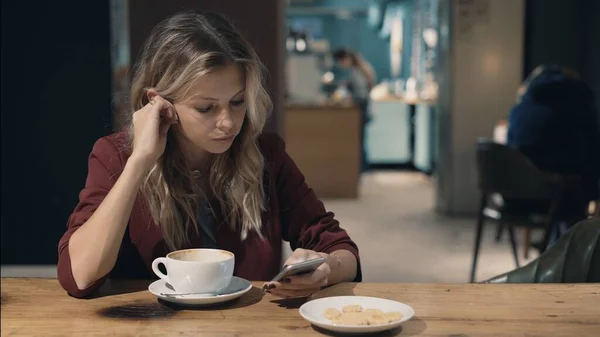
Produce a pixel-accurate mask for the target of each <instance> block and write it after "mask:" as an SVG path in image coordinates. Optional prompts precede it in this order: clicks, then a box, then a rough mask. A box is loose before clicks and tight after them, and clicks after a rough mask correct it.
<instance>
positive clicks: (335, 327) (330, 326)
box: [300, 296, 415, 333]
mask: <svg viewBox="0 0 600 337" xmlns="http://www.w3.org/2000/svg"><path fill="white" fill-rule="evenodd" d="M346 305H360V306H361V307H362V308H363V310H365V309H380V310H382V311H384V312H390V311H395V312H399V313H401V314H402V319H401V320H399V321H396V322H393V323H388V324H380V325H344V324H335V323H332V322H331V321H330V320H328V319H327V318H325V317H323V311H325V309H327V308H335V309H338V310H340V311H341V310H342V308H343V307H344V306H346ZM414 314H415V311H414V310H413V308H411V307H410V306H409V305H406V304H404V303H400V302H396V301H391V300H386V299H383V298H377V297H364V296H338V297H325V298H320V299H317V300H313V301H310V302H307V303H305V304H304V305H302V306H301V307H300V315H301V316H302V317H303V318H304V319H306V320H307V321H309V322H311V323H312V324H314V325H316V326H318V327H320V328H323V329H326V330H330V331H334V332H343V333H373V332H381V331H386V330H390V329H394V328H397V327H399V326H400V325H402V323H404V322H406V321H408V320H409V319H411V318H412V317H413V316H414Z"/></svg>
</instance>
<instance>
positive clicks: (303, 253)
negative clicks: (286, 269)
mask: <svg viewBox="0 0 600 337" xmlns="http://www.w3.org/2000/svg"><path fill="white" fill-rule="evenodd" d="M309 255H310V251H309V250H306V249H302V248H298V249H296V250H294V252H293V253H292V255H291V256H290V257H289V258H288V259H287V260H286V261H285V265H291V264H294V263H298V262H302V261H306V260H307V259H308V257H309Z"/></svg>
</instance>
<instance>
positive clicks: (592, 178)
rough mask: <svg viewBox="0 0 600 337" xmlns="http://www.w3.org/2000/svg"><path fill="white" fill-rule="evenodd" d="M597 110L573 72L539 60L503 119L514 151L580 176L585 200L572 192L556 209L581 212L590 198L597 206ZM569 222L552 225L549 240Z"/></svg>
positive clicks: (599, 148)
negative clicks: (568, 198) (572, 195)
mask: <svg viewBox="0 0 600 337" xmlns="http://www.w3.org/2000/svg"><path fill="white" fill-rule="evenodd" d="M597 114H598V110H597V107H596V106H595V100H594V93H593V92H592V90H591V89H590V88H589V87H588V86H587V85H586V84H585V83H584V82H583V81H582V80H581V79H580V78H579V75H578V74H577V73H576V72H575V71H573V70H571V69H568V68H564V67H560V66H556V65H541V66H538V67H537V68H536V69H534V70H533V71H532V72H531V74H530V75H529V76H528V78H527V79H526V80H525V81H524V83H523V84H522V86H521V87H520V88H519V91H518V93H517V101H516V104H515V105H514V106H513V108H512V110H511V111H510V115H509V120H508V136H507V144H508V146H511V147H513V148H515V149H517V150H519V151H520V152H521V153H523V154H524V155H526V156H527V157H528V158H530V159H531V161H532V162H533V163H534V164H535V165H536V166H537V167H538V168H539V169H541V170H543V171H546V172H551V173H559V174H573V175H579V176H581V178H582V186H581V187H582V191H583V198H584V199H585V200H577V199H581V198H576V197H573V198H572V199H570V200H566V201H565V202H564V205H561V208H563V207H564V208H563V209H568V210H569V211H572V212H582V213H581V214H582V215H581V216H582V217H585V209H587V206H588V205H589V203H590V201H596V208H597V207H598V199H600V193H599V192H600V133H599V130H598V117H597ZM505 202H508V203H510V202H511V201H510V200H505ZM513 203H514V202H513ZM546 207H547V205H546ZM546 209H547V208H546ZM569 225H570V224H559V225H558V224H557V225H553V228H552V234H551V238H550V242H552V241H554V240H556V239H557V238H558V237H559V236H560V235H561V234H563V233H564V232H565V231H566V230H568V227H569Z"/></svg>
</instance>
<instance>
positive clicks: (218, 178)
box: [58, 13, 361, 297]
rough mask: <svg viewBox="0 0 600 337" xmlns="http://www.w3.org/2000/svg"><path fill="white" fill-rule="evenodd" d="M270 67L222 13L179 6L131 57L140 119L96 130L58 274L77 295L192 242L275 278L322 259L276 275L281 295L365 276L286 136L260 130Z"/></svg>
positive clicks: (274, 288) (145, 271) (258, 275)
mask: <svg viewBox="0 0 600 337" xmlns="http://www.w3.org/2000/svg"><path fill="white" fill-rule="evenodd" d="M261 69H262V68H261V63H260V61H259V59H258V57H257V55H256V53H255V52H254V50H253V49H252V47H251V46H250V45H249V44H248V42H247V41H246V40H244V39H243V38H242V36H241V35H240V33H239V32H238V31H237V30H235V28H234V27H233V26H232V25H231V23H229V22H228V21H227V20H226V19H225V18H223V17H221V16H219V15H217V14H212V13H182V14H178V15H175V16H173V17H171V18H168V19H166V20H165V21H163V22H162V23H160V24H159V25H158V26H157V27H156V28H155V29H154V30H153V32H152V33H151V35H150V37H149V39H148V40H147V41H146V44H145V46H144V48H143V51H142V54H141V56H140V58H139V61H138V63H137V65H136V67H135V69H134V70H135V72H134V76H133V80H132V86H131V93H130V96H131V111H132V114H131V123H130V125H129V127H128V128H127V129H126V130H125V131H123V132H120V133H117V134H113V135H110V136H107V137H104V138H101V139H100V140H98V141H97V142H96V144H95V145H94V148H93V149H92V152H91V155H90V157H89V171H88V177H87V182H86V185H85V188H84V189H83V190H82V191H81V194H80V202H79V204H78V205H77V207H76V208H75V210H74V212H73V214H72V215H71V216H70V218H69V221H68V230H67V232H66V233H65V234H64V236H63V237H62V239H61V240H60V243H59V262H58V279H59V281H60V283H61V285H62V286H63V288H64V289H65V290H67V292H68V293H70V294H71V295H72V296H75V297H85V296H88V295H90V294H91V293H92V292H93V291H94V290H96V289H98V287H100V285H101V284H102V283H103V281H104V280H105V278H107V277H109V276H110V277H113V278H148V279H149V278H151V277H152V276H153V274H152V273H151V271H150V270H151V268H150V266H151V263H152V261H153V260H154V259H155V258H156V257H159V256H164V255H166V254H167V253H168V252H170V251H173V250H178V249H186V248H199V247H206V248H215V247H216V248H220V249H225V250H228V251H231V252H233V253H234V254H235V256H236V261H235V263H236V265H235V274H236V275H237V276H239V277H243V278H246V279H249V280H269V279H271V278H272V277H273V276H275V275H276V274H277V272H278V271H279V270H280V262H281V256H282V252H281V240H282V239H283V240H286V241H289V242H290V244H291V246H292V249H294V253H293V254H292V256H291V257H290V258H289V259H288V260H287V262H286V263H293V262H297V261H302V260H305V259H310V258H315V257H318V256H323V257H325V259H326V261H327V262H326V263H325V264H323V265H321V266H320V267H319V269H317V270H316V271H315V272H313V273H311V274H308V275H302V276H294V277H291V278H289V279H288V280H286V281H287V282H285V283H284V282H281V283H280V282H276V283H273V284H270V285H269V286H270V288H271V292H272V293H273V294H275V295H278V296H281V297H302V296H307V295H310V294H312V293H314V292H316V291H318V290H319V289H320V287H321V286H324V285H331V284H335V283H338V282H344V281H352V280H356V281H360V279H361V273H360V267H359V265H358V249H357V247H356V245H355V244H354V242H353V241H352V240H351V239H350V237H348V235H347V234H346V232H345V231H344V230H343V229H341V228H340V227H339V224H338V222H337V221H336V220H335V219H334V217H333V214H332V213H330V212H326V210H325V208H324V206H323V204H322V203H321V202H320V201H319V200H318V199H317V198H316V196H315V194H314V193H313V191H312V190H311V189H310V188H309V187H308V186H307V185H306V183H305V181H304V177H303V175H302V174H301V173H300V171H299V170H298V168H297V167H296V165H295V164H294V162H293V161H292V159H291V158H290V157H289V156H288V155H287V154H286V152H285V149H284V143H283V141H282V140H281V139H280V138H278V137H277V136H275V135H271V134H262V130H263V126H264V124H265V119H266V117H267V112H268V110H269V109H270V100H269V97H268V95H267V93H266V92H265V89H264V88H263V85H262V81H263V77H262V73H261Z"/></svg>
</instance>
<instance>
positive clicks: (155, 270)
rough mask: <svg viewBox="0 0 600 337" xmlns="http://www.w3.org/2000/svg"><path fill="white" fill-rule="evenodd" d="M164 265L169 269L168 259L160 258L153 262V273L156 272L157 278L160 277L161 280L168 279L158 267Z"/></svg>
mask: <svg viewBox="0 0 600 337" xmlns="http://www.w3.org/2000/svg"><path fill="white" fill-rule="evenodd" d="M161 263H162V264H164V265H165V268H166V267H167V259H166V258H164V257H158V258H156V259H154V261H152V271H153V272H154V274H156V276H158V277H160V278H161V279H166V278H167V275H165V274H163V273H162V272H161V271H160V269H158V265H159V264H161Z"/></svg>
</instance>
